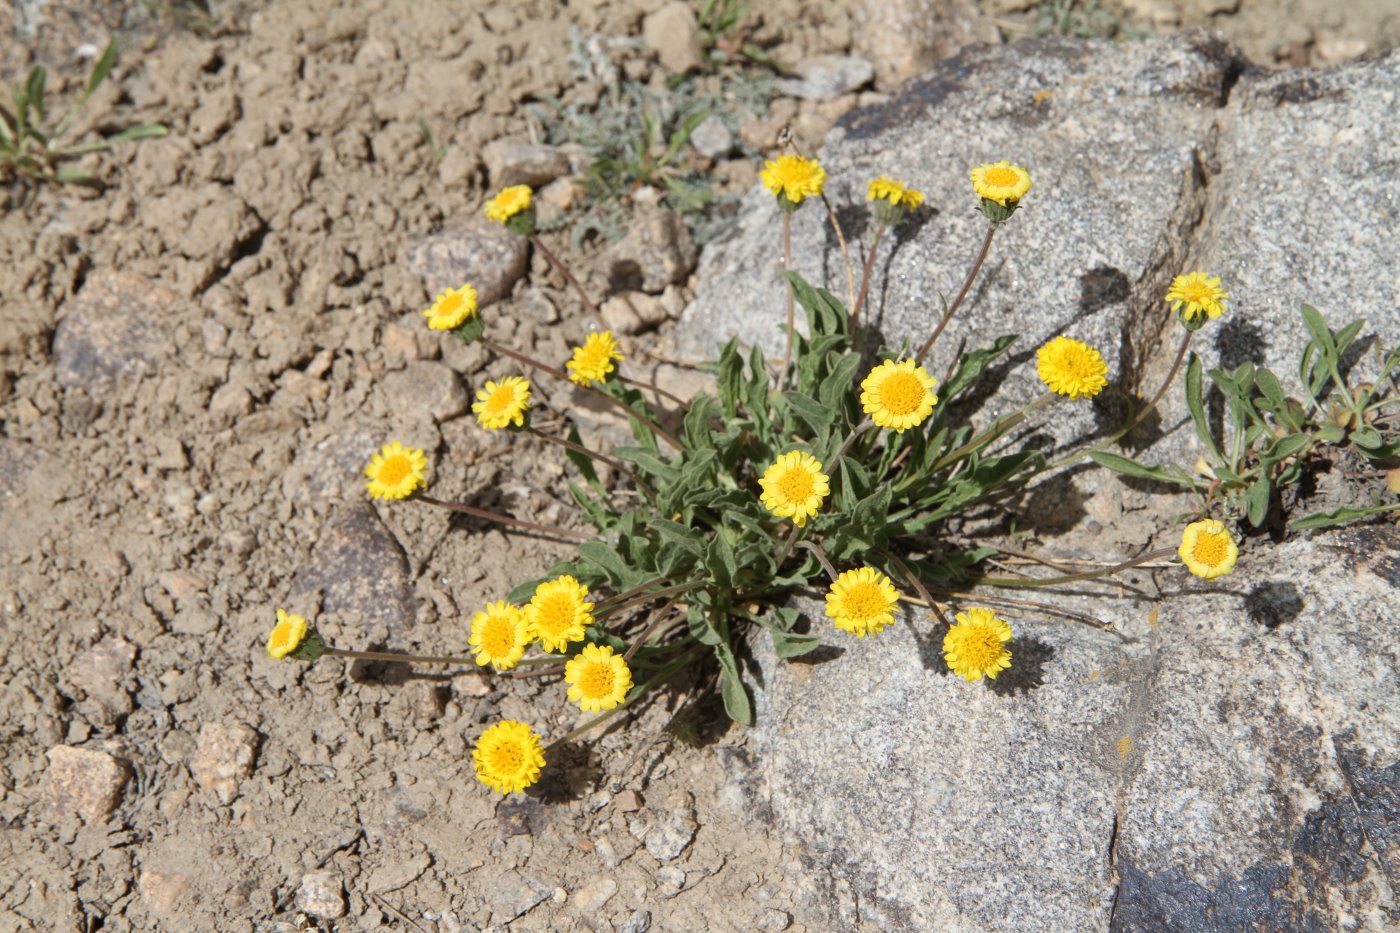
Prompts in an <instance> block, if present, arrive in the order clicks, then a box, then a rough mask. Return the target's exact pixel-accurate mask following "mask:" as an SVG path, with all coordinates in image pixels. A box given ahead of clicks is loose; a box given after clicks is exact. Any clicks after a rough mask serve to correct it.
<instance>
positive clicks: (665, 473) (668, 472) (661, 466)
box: [613, 447, 681, 483]
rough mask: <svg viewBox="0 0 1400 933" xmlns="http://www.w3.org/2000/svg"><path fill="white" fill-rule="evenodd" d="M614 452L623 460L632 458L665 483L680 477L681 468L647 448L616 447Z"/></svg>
mask: <svg viewBox="0 0 1400 933" xmlns="http://www.w3.org/2000/svg"><path fill="white" fill-rule="evenodd" d="M613 454H615V455H616V456H618V457H621V458H622V459H623V460H630V461H631V462H633V463H635V464H636V465H637V466H639V467H641V468H642V469H643V470H645V471H646V472H647V473H649V474H651V475H652V476H654V477H656V478H657V479H659V480H661V481H662V482H663V483H674V482H675V481H676V480H677V479H679V478H680V475H681V473H680V470H677V469H676V468H675V467H673V466H671V465H670V464H669V463H667V462H666V461H665V460H663V459H662V458H661V457H659V456H657V455H656V454H654V453H652V452H651V451H649V450H646V449H645V448H642V447H615V448H613Z"/></svg>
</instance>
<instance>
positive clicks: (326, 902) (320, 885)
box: [297, 871, 345, 920]
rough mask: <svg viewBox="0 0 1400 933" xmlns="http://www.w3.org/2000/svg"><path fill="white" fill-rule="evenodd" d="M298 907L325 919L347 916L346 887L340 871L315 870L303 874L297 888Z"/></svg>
mask: <svg viewBox="0 0 1400 933" xmlns="http://www.w3.org/2000/svg"><path fill="white" fill-rule="evenodd" d="M297 909H298V910H300V911H302V912H304V913H308V914H310V915H311V916H313V917H320V918H321V919H323V920H334V919H335V918H337V917H343V916H345V889H344V885H343V884H342V883H341V880H340V873H339V872H335V871H313V872H310V873H309V874H306V875H303V876H302V879H301V887H300V888H298V889H297Z"/></svg>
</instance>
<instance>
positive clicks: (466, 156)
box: [438, 146, 481, 187]
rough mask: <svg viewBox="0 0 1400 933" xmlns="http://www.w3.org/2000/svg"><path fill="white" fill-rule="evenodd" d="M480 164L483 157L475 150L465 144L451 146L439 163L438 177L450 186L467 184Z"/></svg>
mask: <svg viewBox="0 0 1400 933" xmlns="http://www.w3.org/2000/svg"><path fill="white" fill-rule="evenodd" d="M480 165H481V159H480V158H479V157H478V156H477V154H476V153H475V152H472V151H471V150H469V149H467V148H465V147H463V146H449V147H448V149H447V151H446V152H445V153H443V155H442V161H441V162H439V163H438V178H440V179H441V180H442V183H443V184H444V185H447V186H448V187H455V186H457V185H461V184H465V183H466V182H467V180H468V179H469V178H470V177H471V176H472V174H473V173H475V172H476V170H477V167H478V166H480Z"/></svg>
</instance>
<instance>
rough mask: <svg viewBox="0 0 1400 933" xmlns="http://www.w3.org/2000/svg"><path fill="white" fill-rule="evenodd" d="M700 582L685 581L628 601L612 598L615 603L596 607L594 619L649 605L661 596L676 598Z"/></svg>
mask: <svg viewBox="0 0 1400 933" xmlns="http://www.w3.org/2000/svg"><path fill="white" fill-rule="evenodd" d="M702 582H703V581H701V580H687V581H686V582H685V583H677V584H676V585H675V586H667V587H663V588H661V589H659V590H652V591H650V592H647V593H641V594H639V595H637V596H633V597H631V598H629V599H623V598H621V597H614V599H616V600H617V601H616V602H605V603H602V604H600V605H599V606H598V611H597V613H596V614H595V618H599V619H601V618H603V617H604V616H610V615H615V614H617V613H619V612H621V611H622V610H624V609H631V608H632V607H633V606H640V605H643V604H645V603H649V602H651V601H652V600H654V599H660V598H661V597H662V596H676V595H679V594H681V593H688V592H690V591H691V590H693V589H695V588H696V587H697V586H699V585H700V584H701V583H702ZM624 595H625V594H624Z"/></svg>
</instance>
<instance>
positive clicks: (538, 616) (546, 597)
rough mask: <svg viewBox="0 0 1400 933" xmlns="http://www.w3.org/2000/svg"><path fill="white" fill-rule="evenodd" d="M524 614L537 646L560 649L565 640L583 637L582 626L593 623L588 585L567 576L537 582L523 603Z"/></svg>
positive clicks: (577, 639) (565, 646)
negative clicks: (528, 603)
mask: <svg viewBox="0 0 1400 933" xmlns="http://www.w3.org/2000/svg"><path fill="white" fill-rule="evenodd" d="M525 617H526V619H527V621H528V622H529V625H530V635H531V636H532V637H534V638H538V639H539V640H540V647H541V648H543V649H544V650H545V651H564V650H565V649H567V648H568V647H569V642H574V641H583V635H584V629H586V628H588V626H590V625H592V624H593V604H592V603H590V602H588V587H586V586H584V585H583V584H582V583H580V582H578V580H576V579H574V578H573V577H570V576H562V577H560V578H558V579H557V580H550V581H548V582H545V583H541V584H540V585H539V586H537V587H535V595H534V596H532V597H530V605H528V606H526V607H525Z"/></svg>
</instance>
